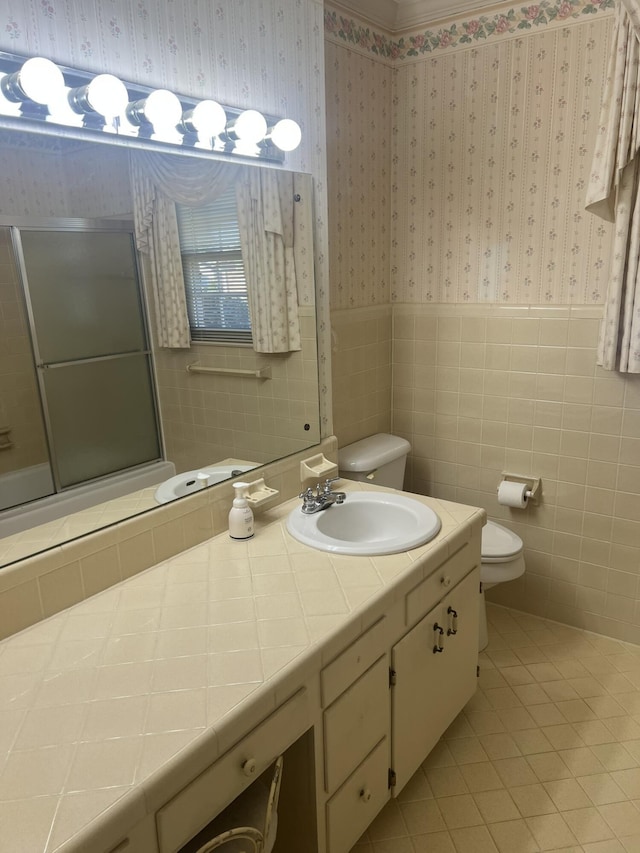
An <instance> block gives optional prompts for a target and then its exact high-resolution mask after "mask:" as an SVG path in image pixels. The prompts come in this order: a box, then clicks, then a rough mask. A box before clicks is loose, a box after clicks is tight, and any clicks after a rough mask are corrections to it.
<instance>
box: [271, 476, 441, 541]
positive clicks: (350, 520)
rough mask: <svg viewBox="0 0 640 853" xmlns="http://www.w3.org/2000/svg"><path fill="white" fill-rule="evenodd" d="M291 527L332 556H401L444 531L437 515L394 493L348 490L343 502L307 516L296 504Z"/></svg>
mask: <svg viewBox="0 0 640 853" xmlns="http://www.w3.org/2000/svg"><path fill="white" fill-rule="evenodd" d="M287 530H288V531H289V533H290V534H291V535H292V536H293V538H294V539H297V540H298V541H299V542H303V543H304V544H305V545H309V546H310V547H311V548H317V549H318V550H320V551H330V552H332V553H334V554H355V555H357V554H359V555H364V556H377V555H382V554H397V553H399V552H401V551H409V550H411V548H417V547H418V546H419V545H424V544H425V542H429V540H431V539H433V537H434V536H436V535H437V534H438V532H439V530H440V519H439V518H438V516H437V515H436V513H435V512H434V511H433V510H432V509H430V508H429V507H428V506H425V505H424V504H423V503H420V502H419V501H417V500H414V499H413V498H410V497H407V496H406V495H404V494H394V493H393V492H348V493H347V498H346V500H345V502H344V503H342V504H333V505H332V506H330V507H328V508H327V509H323V510H320V512H316V513H313V514H312V515H306V514H305V513H303V512H302V508H301V506H300V507H296V508H295V509H294V510H293V512H291V513H290V514H289V517H288V518H287Z"/></svg>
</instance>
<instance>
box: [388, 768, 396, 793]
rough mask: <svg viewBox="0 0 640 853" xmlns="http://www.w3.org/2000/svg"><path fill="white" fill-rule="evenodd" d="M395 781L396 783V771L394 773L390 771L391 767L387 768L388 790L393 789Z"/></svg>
mask: <svg viewBox="0 0 640 853" xmlns="http://www.w3.org/2000/svg"><path fill="white" fill-rule="evenodd" d="M397 781H398V777H397V776H396V771H395V770H392V769H391V767H390V768H389V775H388V777H387V784H388V787H389V788H393V787H395V785H396V782H397Z"/></svg>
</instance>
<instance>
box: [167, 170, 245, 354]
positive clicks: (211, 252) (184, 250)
mask: <svg viewBox="0 0 640 853" xmlns="http://www.w3.org/2000/svg"><path fill="white" fill-rule="evenodd" d="M176 213H177V219H178V233H179V236H180V252H181V255H182V269H183V275H184V284H185V290H186V295H187V311H188V313H189V326H190V328H191V340H192V341H208V342H215V343H224V344H229V343H235V344H238V343H242V344H247V345H251V342H252V341H251V321H250V318H249V305H248V300H247V282H246V278H245V271H244V264H243V261H242V250H241V247H240V231H239V227H238V209H237V204H236V194H235V188H234V187H233V186H232V187H230V188H229V189H228V190H227V191H226V192H225V193H223V194H222V195H221V196H219V197H218V198H217V199H216V200H215V201H214V202H211V203H210V204H204V205H201V206H199V207H189V206H187V205H183V204H177V205H176Z"/></svg>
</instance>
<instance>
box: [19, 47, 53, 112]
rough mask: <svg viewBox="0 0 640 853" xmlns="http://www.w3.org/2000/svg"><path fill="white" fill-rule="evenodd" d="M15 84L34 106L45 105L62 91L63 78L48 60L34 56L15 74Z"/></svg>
mask: <svg viewBox="0 0 640 853" xmlns="http://www.w3.org/2000/svg"><path fill="white" fill-rule="evenodd" d="M16 82H17V85H18V87H19V89H20V90H21V91H22V92H24V94H25V96H26V97H27V98H28V99H29V100H30V101H33V102H34V103H35V104H43V105H45V106H46V105H47V104H48V103H50V101H52V100H55V98H56V96H57V95H59V94H60V91H61V90H62V89H64V76H63V74H62V71H61V70H60V69H59V68H58V66H57V65H56V64H55V63H53V62H51V60H50V59H43V58H42V57H41V56H34V57H33V58H32V59H27V61H26V62H25V64H24V65H23V66H22V68H21V69H20V71H18V72H17V76H16Z"/></svg>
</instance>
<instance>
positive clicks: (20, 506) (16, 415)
mask: <svg viewBox="0 0 640 853" xmlns="http://www.w3.org/2000/svg"><path fill="white" fill-rule="evenodd" d="M136 156H138V152H129V151H127V150H125V149H122V148H119V147H117V146H110V145H105V144H95V143H88V142H79V141H74V140H65V139H63V138H58V137H51V136H40V135H38V134H35V133H29V134H21V133H19V132H18V131H1V132H0V169H1V173H2V177H1V178H0V187H1V190H0V566H3V565H7V564H10V563H12V562H15V561H16V560H19V559H23V558H24V557H26V556H29V555H30V554H32V553H37V552H39V551H42V550H44V549H46V548H47V547H51V546H52V545H57V544H61V543H62V542H64V541H68V540H70V539H73V538H75V537H77V536H80V535H84V534H86V533H88V532H91V531H93V530H95V529H98V528H99V527H103V526H106V525H108V524H111V523H114V522H116V521H119V520H122V519H123V518H127V517H130V516H131V515H134V514H137V513H139V512H144V511H150V510H152V509H153V508H155V507H157V506H158V504H159V503H160V502H164V501H166V500H173V499H179V498H180V496H183V495H185V494H189V493H191V492H192V491H193V490H195V489H199V488H205V487H206V486H207V485H212V484H214V483H216V482H219V481H220V480H221V479H224V478H229V477H231V476H237V475H238V473H239V472H246V476H245V479H251V478H252V479H255V478H256V477H257V476H259V474H257V473H256V477H252V475H250V474H249V473H248V472H249V470H250V469H251V470H253V469H254V468H258V467H259V466H261V465H264V464H265V463H267V462H271V461H274V460H276V459H280V458H282V457H284V456H287V455H290V454H292V453H295V452H298V451H300V450H304V449H306V448H307V447H310V446H313V445H315V444H317V443H318V442H319V440H320V425H319V423H320V417H319V401H318V370H317V367H318V364H317V336H316V317H315V288H314V276H313V238H312V232H313V216H312V198H311V194H312V182H311V178H310V176H308V175H295V176H293V177H292V184H291V186H292V187H293V188H294V197H295V223H292V224H291V229H292V231H294V232H295V235H294V236H295V241H294V255H293V257H294V263H295V265H296V268H297V282H298V283H297V303H298V304H297V310H298V320H299V342H298V345H297V346H296V347H295V348H293V347H292V348H291V350H290V351H284V352H269V353H263V352H256V350H255V349H254V347H253V346H252V345H251V344H247V343H246V342H245V343H242V342H241V343H237V342H236V341H234V340H230V341H223V342H222V343H220V342H211V341H208V340H201V341H197V342H193V341H192V342H191V345H190V346H189V347H188V348H185V347H175V346H166V345H164V346H163V345H162V344H161V342H160V339H159V333H158V323H157V313H158V300H159V298H160V297H159V296H158V293H157V287H156V284H155V281H154V276H153V274H152V270H151V265H152V263H153V261H152V260H150V258H149V256H148V255H146V254H145V253H144V252H140V251H138V249H137V248H136V246H137V243H136V236H135V228H134V225H133V210H134V201H133V190H132V184H131V181H130V158H131V157H136ZM141 156H142V155H141ZM167 156H168V155H167ZM171 156H173V157H178V156H179V155H177V154H176V155H171ZM211 162H212V163H213V164H214V166H215V168H217V169H218V170H220V169H223V170H224V168H225V166H224V165H221V163H220V161H213V160H212V161H211ZM228 168H229V169H231V168H234V169H238V166H237V165H236V164H234V166H233V167H232V166H228ZM262 168H264V167H259V166H257V165H253V164H250V165H246V166H242V167H241V169H243V170H259V169H262ZM252 175H255V173H252ZM234 180H235V179H234ZM250 286H251V282H250V280H249V277H248V278H247V287H250ZM161 484H164V485H163V489H164V491H163V490H162V489H160V488H159V487H160V485H161Z"/></svg>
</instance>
